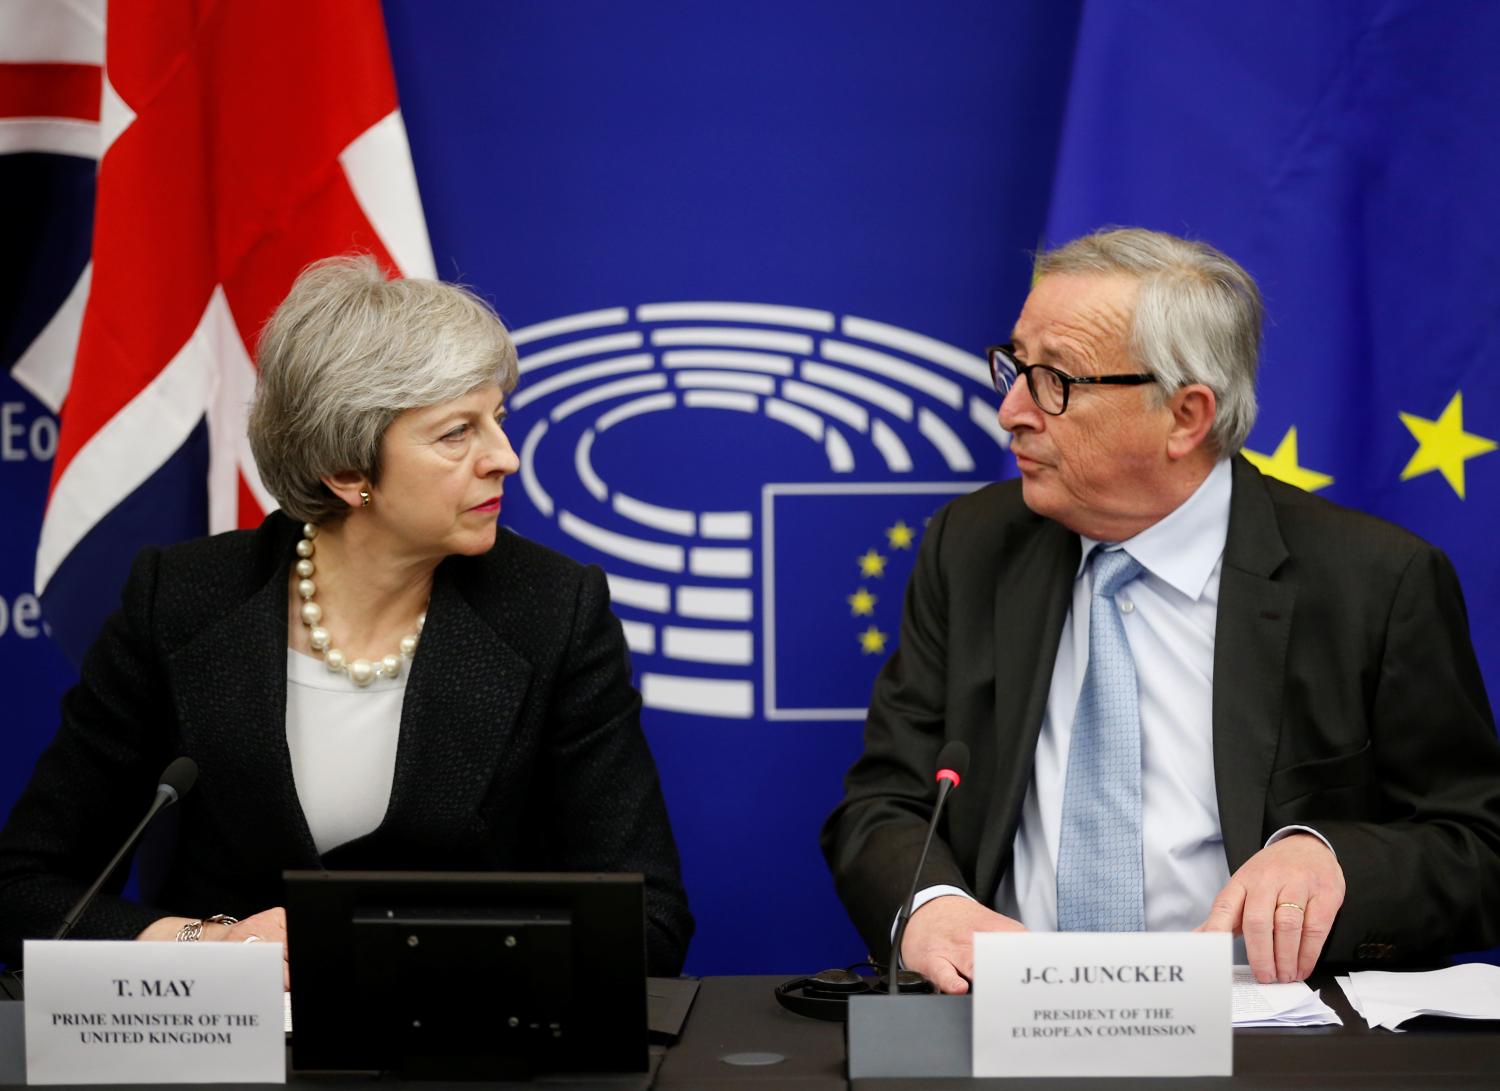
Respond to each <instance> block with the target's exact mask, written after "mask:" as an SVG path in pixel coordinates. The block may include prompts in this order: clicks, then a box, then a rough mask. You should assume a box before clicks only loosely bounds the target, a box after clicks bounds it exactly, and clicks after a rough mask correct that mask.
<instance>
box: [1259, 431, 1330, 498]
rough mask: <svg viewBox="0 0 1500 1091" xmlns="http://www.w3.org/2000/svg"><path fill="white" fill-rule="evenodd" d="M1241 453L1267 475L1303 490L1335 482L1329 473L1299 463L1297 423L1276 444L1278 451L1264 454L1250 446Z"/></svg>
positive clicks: (1311, 490)
mask: <svg viewBox="0 0 1500 1091" xmlns="http://www.w3.org/2000/svg"><path fill="white" fill-rule="evenodd" d="M1241 453H1242V454H1244V456H1245V457H1246V458H1248V459H1249V460H1250V463H1251V465H1253V466H1254V467H1255V468H1256V469H1257V470H1259V471H1260V472H1261V473H1263V474H1265V475H1266V476H1267V477H1274V478H1275V479H1276V480H1277V481H1285V482H1286V483H1287V484H1288V485H1295V486H1297V488H1299V489H1301V490H1302V491H1303V492H1317V491H1318V490H1319V489H1323V488H1327V487H1328V486H1329V485H1332V484H1333V478H1331V477H1329V476H1328V475H1327V474H1320V473H1318V471H1317V470H1309V469H1308V468H1307V467H1305V466H1299V465H1297V426H1296V425H1295V424H1294V425H1292V427H1290V428H1288V429H1287V430H1286V435H1284V436H1282V437H1281V442H1280V443H1278V444H1277V445H1276V451H1275V452H1274V453H1273V454H1269V455H1263V454H1260V453H1259V452H1257V451H1252V450H1250V449H1249V448H1248V447H1247V448H1245V449H1244V451H1243V452H1241Z"/></svg>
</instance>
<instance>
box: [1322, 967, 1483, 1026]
mask: <svg viewBox="0 0 1500 1091" xmlns="http://www.w3.org/2000/svg"><path fill="white" fill-rule="evenodd" d="M1334 980H1335V981H1337V982H1338V983H1339V988H1341V989H1343V990H1344V995H1345V996H1347V997H1348V998H1349V1006H1350V1007H1352V1008H1353V1009H1354V1010H1355V1011H1357V1012H1359V1014H1360V1015H1361V1016H1363V1017H1364V1020H1365V1022H1366V1023H1369V1024H1370V1026H1371V1027H1385V1028H1386V1029H1387V1030H1398V1029H1399V1028H1400V1026H1401V1024H1402V1023H1404V1022H1406V1021H1407V1020H1408V1019H1415V1018H1416V1017H1417V1016H1419V1015H1443V1016H1447V1017H1448V1018H1450V1019H1500V966H1486V965H1484V964H1482V963H1478V962H1475V963H1470V964H1468V965H1465V966H1450V967H1448V968H1447V969H1446V970H1429V971H1427V972H1425V973H1404V974H1403V973H1392V972H1390V971H1387V970H1361V971H1358V972H1355V973H1351V974H1350V975H1349V976H1348V977H1336V978H1334Z"/></svg>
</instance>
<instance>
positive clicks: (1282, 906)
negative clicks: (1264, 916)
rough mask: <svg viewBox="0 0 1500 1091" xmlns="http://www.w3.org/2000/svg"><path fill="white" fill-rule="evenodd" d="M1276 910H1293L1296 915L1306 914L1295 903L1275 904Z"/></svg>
mask: <svg viewBox="0 0 1500 1091" xmlns="http://www.w3.org/2000/svg"><path fill="white" fill-rule="evenodd" d="M1276 908H1277V909H1295V910H1296V911H1297V912H1298V913H1306V912H1307V910H1305V909H1303V908H1302V907H1301V906H1300V905H1298V904H1297V903H1296V902H1277V903H1276Z"/></svg>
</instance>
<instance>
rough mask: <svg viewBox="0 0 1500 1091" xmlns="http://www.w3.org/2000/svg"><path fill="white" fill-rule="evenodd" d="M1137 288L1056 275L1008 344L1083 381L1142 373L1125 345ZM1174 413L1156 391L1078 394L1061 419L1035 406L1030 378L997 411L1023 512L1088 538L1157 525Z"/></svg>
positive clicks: (1114, 279) (1043, 284) (1090, 389)
mask: <svg viewBox="0 0 1500 1091" xmlns="http://www.w3.org/2000/svg"><path fill="white" fill-rule="evenodd" d="M1136 290H1137V282H1136V281H1135V280H1134V279H1132V278H1130V277H1125V276H1113V275H1108V276H1105V275H1100V276H1093V275H1075V274H1063V273H1057V274H1053V275H1051V276H1047V277H1043V278H1042V279H1041V280H1039V281H1038V282H1037V283H1036V285H1035V286H1034V287H1033V288H1032V290H1031V294H1030V295H1029V296H1027V297H1026V304H1025V306H1023V307H1022V308H1021V317H1020V318H1019V319H1018V320H1017V321H1016V326H1015V330H1014V331H1013V333H1012V335H1011V340H1012V341H1013V342H1014V343H1015V348H1016V356H1017V357H1018V358H1019V359H1020V360H1021V362H1022V363H1026V364H1051V365H1052V366H1053V367H1056V368H1058V369H1059V370H1061V371H1064V372H1066V373H1067V374H1069V375H1074V376H1078V377H1083V376H1091V375H1111V374H1126V373H1131V372H1140V371H1143V370H1144V368H1143V367H1142V366H1141V365H1140V364H1139V363H1138V362H1137V361H1134V360H1132V359H1131V358H1130V353H1129V348H1128V341H1129V333H1130V319H1131V314H1132V313H1133V311H1134V308H1135V297H1136ZM1171 424H1172V414H1171V411H1170V409H1168V408H1166V407H1154V405H1153V399H1152V395H1151V388H1150V387H1149V386H1074V387H1073V388H1072V390H1071V391H1070V393H1069V396H1068V408H1067V412H1065V413H1064V414H1063V415H1062V416H1060V417H1054V416H1049V415H1048V414H1046V413H1043V412H1042V411H1041V409H1039V408H1038V407H1037V404H1036V402H1034V401H1033V400H1032V398H1031V391H1030V388H1029V387H1028V385H1027V383H1026V381H1025V380H1020V381H1018V382H1017V383H1016V385H1015V386H1014V387H1013V388H1012V389H1011V391H1010V393H1009V394H1007V395H1006V397H1005V400H1004V401H1003V402H1002V403H1001V405H1000V425H1001V427H1003V428H1005V429H1006V430H1008V431H1009V432H1010V433H1011V448H1010V449H1011V452H1012V453H1013V454H1014V455H1015V456H1016V465H1017V467H1018V468H1019V469H1020V471H1021V491H1022V496H1023V497H1024V498H1025V500H1026V506H1027V507H1029V508H1030V509H1031V510H1032V511H1034V512H1036V513H1037V514H1039V515H1044V516H1047V517H1048V518H1051V519H1055V520H1056V521H1057V522H1059V523H1061V524H1062V525H1063V526H1065V527H1067V528H1068V529H1070V530H1073V531H1075V532H1077V533H1080V534H1085V535H1088V536H1089V537H1091V538H1100V539H1107V540H1115V539H1116V538H1117V537H1120V536H1124V535H1118V534H1117V532H1118V531H1119V529H1120V528H1121V527H1126V526H1129V525H1131V524H1135V523H1139V522H1140V521H1141V520H1143V519H1144V520H1145V521H1146V522H1147V523H1149V522H1152V521H1154V520H1155V518H1157V517H1159V512H1158V511H1157V507H1158V504H1159V497H1158V495H1157V490H1156V488H1155V483H1156V482H1157V480H1158V478H1159V476H1160V474H1161V472H1162V471H1163V470H1164V469H1165V468H1166V465H1167V455H1166V439H1167V433H1168V431H1169V429H1170V427H1171Z"/></svg>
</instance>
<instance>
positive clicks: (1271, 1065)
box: [288, 975, 1500, 1091]
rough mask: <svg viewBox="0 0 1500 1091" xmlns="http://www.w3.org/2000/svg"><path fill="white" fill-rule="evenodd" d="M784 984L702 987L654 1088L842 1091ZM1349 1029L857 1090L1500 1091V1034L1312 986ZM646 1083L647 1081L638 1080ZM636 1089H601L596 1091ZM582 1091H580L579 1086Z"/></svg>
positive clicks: (314, 1083)
mask: <svg viewBox="0 0 1500 1091" xmlns="http://www.w3.org/2000/svg"><path fill="white" fill-rule="evenodd" d="M782 980H784V979H783V978H781V977H710V978H705V979H704V980H703V982H702V985H701V987H700V989H699V992H698V996H697V999H696V1001H695V1002H694V1004H693V1008H692V1011H691V1013H690V1014H689V1016H688V1020H687V1025H686V1027H685V1028H684V1031H683V1035H682V1037H681V1039H680V1040H679V1041H678V1042H677V1043H676V1044H675V1045H673V1046H671V1047H670V1048H669V1049H667V1050H666V1051H665V1054H664V1055H661V1054H660V1052H659V1047H654V1049H656V1050H657V1052H658V1056H657V1057H656V1058H653V1060H655V1061H657V1064H656V1065H655V1066H654V1067H655V1068H656V1071H655V1080H654V1082H652V1086H653V1087H659V1088H670V1089H675V1091H682V1089H687V1088H695V1089H703V1091H738V1089H744V1091H841V1089H844V1088H848V1087H849V1086H850V1084H849V1083H848V1081H847V1080H846V1079H845V1077H844V1028H843V1025H842V1024H839V1023H824V1022H819V1021H817V1020H813V1019H807V1018H804V1017H802V1016H798V1015H793V1014H791V1013H790V1012H787V1011H783V1010H782V1009H781V1008H780V1007H778V1006H777V1004H776V1000H775V997H774V996H773V995H772V993H773V990H774V988H775V986H776V985H777V984H779V983H780V982H781V981H782ZM1309 984H1310V985H1312V986H1313V987H1314V988H1317V989H1321V990H1322V996H1323V1000H1324V1002H1325V1003H1327V1004H1328V1005H1329V1006H1330V1007H1332V1008H1333V1009H1334V1011H1336V1012H1338V1014H1339V1016H1340V1017H1341V1018H1342V1019H1343V1020H1344V1025H1343V1026H1341V1027H1338V1026H1334V1027H1296V1028H1284V1029H1283V1028H1273V1027H1265V1028H1253V1029H1246V1030H1237V1031H1235V1032H1234V1071H1235V1074H1234V1076H1233V1077H1221V1078H1212V1079H1193V1078H1177V1079H1170V1080H1163V1079H1158V1080H1132V1079H1112V1080H1092V1079H1048V1080H995V1079H988V1080H916V1079H911V1080H859V1081H856V1082H855V1083H854V1084H853V1087H854V1088H855V1089H856V1091H907V1089H916V1088H931V1087H939V1088H948V1087H951V1088H955V1089H957V1088H963V1087H969V1086H973V1087H1007V1088H1019V1087H1026V1086H1035V1087H1041V1088H1045V1089H1047V1091H1068V1089H1071V1088H1076V1087H1085V1086H1088V1087H1105V1088H1113V1089H1116V1091H1118V1089H1120V1088H1125V1087H1137V1086H1146V1085H1148V1084H1149V1085H1152V1086H1164V1087H1170V1088H1173V1089H1177V1088H1196V1087H1233V1088H1271V1087H1275V1088H1320V1087H1327V1088H1355V1087H1357V1088H1361V1089H1364V1088H1413V1087H1455V1088H1464V1087H1485V1088H1500V1024H1496V1023H1476V1022H1467V1021H1463V1020H1422V1021H1419V1023H1417V1024H1416V1025H1413V1029H1411V1030H1410V1031H1409V1032H1407V1033H1404V1034H1396V1033H1392V1032H1390V1031H1384V1030H1379V1031H1374V1030H1370V1029H1369V1028H1368V1027H1366V1025H1365V1022H1364V1020H1363V1019H1361V1018H1360V1017H1359V1016H1358V1015H1356V1014H1355V1013H1354V1012H1353V1011H1352V1010H1351V1009H1350V1007H1349V1004H1348V1001H1347V1000H1346V999H1345V998H1344V994H1343V991H1342V990H1341V989H1339V987H1338V986H1337V985H1336V984H1334V982H1333V979H1332V975H1326V976H1325V975H1318V976H1316V977H1314V979H1313V980H1312V981H1311V982H1309ZM637 1080H639V1078H637ZM288 1082H289V1084H291V1085H292V1086H298V1087H319V1088H328V1089H332V1088H334V1087H346V1086H360V1087H367V1088H369V1087H376V1086H388V1087H400V1088H402V1089H403V1091H407V1089H411V1091H415V1089H416V1088H419V1087H421V1088H426V1087H433V1088H437V1087H444V1088H447V1089H450V1091H451V1089H454V1088H465V1089H467V1088H475V1089H477V1088H480V1087H484V1086H495V1085H485V1084H478V1083H471V1084H429V1083H422V1084H417V1083H412V1082H402V1081H398V1080H394V1079H390V1078H385V1079H380V1080H375V1079H369V1078H366V1079H362V1080H360V1079H355V1080H350V1079H347V1078H337V1077H308V1076H293V1077H292V1078H291V1079H290V1080H289V1081H288ZM632 1084H633V1085H635V1086H640V1083H639V1082H637V1081H632V1080H629V1079H626V1080H622V1081H618V1082H617V1081H614V1080H603V1081H597V1082H593V1083H592V1085H593V1086H599V1087H624V1086H631V1085H632ZM542 1086H545V1083H543V1084H542ZM571 1086H574V1087H577V1086H580V1085H579V1084H572V1085H571Z"/></svg>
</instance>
